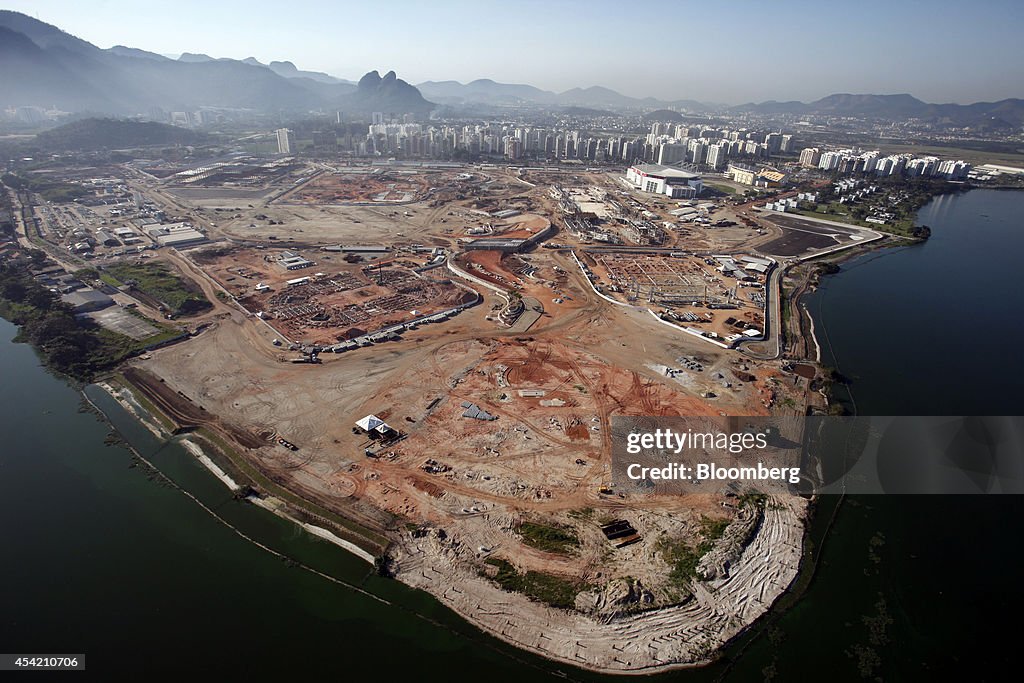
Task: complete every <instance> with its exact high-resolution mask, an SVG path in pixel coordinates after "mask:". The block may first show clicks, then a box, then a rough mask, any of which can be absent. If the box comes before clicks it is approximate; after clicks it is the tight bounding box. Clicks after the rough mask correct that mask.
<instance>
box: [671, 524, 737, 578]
mask: <svg viewBox="0 0 1024 683" xmlns="http://www.w3.org/2000/svg"><path fill="white" fill-rule="evenodd" d="M728 526H729V520H727V519H712V518H711V517H701V520H700V535H701V541H700V543H698V544H697V546H696V547H693V546H692V545H690V544H689V543H688V542H686V541H684V540H681V539H673V538H669V537H667V536H665V537H663V538H661V539H659V540H658V543H657V545H656V546H655V549H656V550H657V551H658V553H660V554H661V559H663V560H664V561H665V563H666V564H668V565H669V566H670V567H671V568H672V569H671V570H670V571H669V575H668V578H669V581H670V582H671V584H672V585H673V586H675V587H677V588H684V587H687V586H689V585H690V582H692V581H693V579H694V578H696V576H697V564H698V563H699V562H700V559H701V558H702V557H704V556H705V555H707V554H708V552H709V551H710V550H711V548H712V547H713V546H714V544H715V541H717V540H718V539H720V538H721V537H722V535H723V534H724V533H725V530H726V528H727V527H728Z"/></svg>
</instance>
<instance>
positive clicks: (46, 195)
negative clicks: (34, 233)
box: [2, 173, 90, 204]
mask: <svg viewBox="0 0 1024 683" xmlns="http://www.w3.org/2000/svg"><path fill="white" fill-rule="evenodd" d="M2 180H3V183H4V185H6V186H7V187H10V188H11V189H14V190H22V191H26V192H35V193H37V194H39V195H40V196H41V197H42V198H43V199H45V200H46V201H48V202H54V203H57V204H62V203H64V202H72V201H74V200H76V199H78V198H79V197H84V196H86V195H88V194H90V192H89V190H87V189H85V188H84V187H82V186H81V185H76V184H74V183H66V182H64V181H62V180H53V179H52V178H46V177H43V176H38V175H33V174H24V175H18V174H14V173H8V174H6V175H5V176H3V178H2Z"/></svg>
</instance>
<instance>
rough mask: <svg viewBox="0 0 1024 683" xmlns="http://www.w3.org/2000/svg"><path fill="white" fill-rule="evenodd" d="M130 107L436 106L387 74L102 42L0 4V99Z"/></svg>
mask: <svg viewBox="0 0 1024 683" xmlns="http://www.w3.org/2000/svg"><path fill="white" fill-rule="evenodd" d="M12 105H13V106H20V105H39V106H48V107H51V106H52V107H56V108H58V109H63V110H67V111H72V112H77V111H90V112H99V113H109V114H136V113H140V112H148V111H149V110H151V109H153V108H161V109H164V110H170V111H190V110H194V109H198V108H200V107H215V108H232V109H254V110H259V111H280V110H285V111H302V112H305V111H309V110H311V109H316V108H323V109H328V110H338V111H345V112H353V113H365V112H370V111H383V112H393V113H406V112H417V113H427V112H429V111H431V110H432V109H434V107H435V105H434V104H433V103H432V102H428V101H427V100H425V99H424V98H423V96H422V95H421V94H420V93H419V91H418V90H416V88H414V87H412V86H411V85H409V84H408V83H406V82H405V81H403V80H401V79H399V78H398V77H397V76H396V75H395V74H394V72H389V73H388V74H387V75H386V76H384V77H383V78H382V77H380V75H379V74H378V73H377V72H376V71H373V72H370V73H369V74H367V76H366V77H364V78H363V79H362V80H360V82H359V83H358V84H355V83H352V82H351V81H344V80H342V79H339V78H334V77H332V76H329V75H327V74H322V73H318V72H310V71H301V70H299V69H298V68H297V67H296V66H295V65H294V64H292V63H291V62H271V63H270V64H261V63H260V62H258V61H257V60H255V59H253V58H248V59H245V60H235V59H213V58H212V57H208V56H206V55H191V54H189V55H182V56H181V57H180V58H179V59H170V58H168V57H165V56H163V55H158V54H156V53H153V52H146V51H145V50H139V49H136V48H130V47H124V46H120V45H119V46H116V47H112V48H109V49H106V50H104V49H101V48H99V47H97V46H95V45H93V44H91V43H89V42H86V41H84V40H81V39H79V38H76V37H75V36H72V35H70V34H68V33H65V32H64V31H62V30H60V29H59V28H57V27H55V26H51V25H50V24H46V23H44V22H41V21H38V20H36V19H33V18H32V17H29V16H26V15H24V14H20V13H18V12H11V11H7V10H2V11H0V106H12Z"/></svg>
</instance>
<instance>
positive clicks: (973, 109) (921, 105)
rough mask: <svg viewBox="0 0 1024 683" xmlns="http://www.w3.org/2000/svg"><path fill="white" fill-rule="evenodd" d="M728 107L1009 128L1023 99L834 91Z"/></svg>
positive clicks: (1021, 118) (1019, 118) (1017, 122)
mask: <svg viewBox="0 0 1024 683" xmlns="http://www.w3.org/2000/svg"><path fill="white" fill-rule="evenodd" d="M730 110H731V111H736V112H753V113H757V114H768V115H780V114H789V115H794V116H802V115H805V114H831V115H834V116H858V117H867V118H879V119H892V120H905V119H909V118H915V119H923V120H926V121H930V122H933V123H936V124H939V125H949V126H972V127H975V128H987V129H1013V128H1018V127H1020V126H1022V125H1024V100H1021V99H1018V98H1010V99H1005V100H1000V101H998V102H975V103H974V104H930V103H928V102H922V101H921V100H919V99H917V98H916V97H914V96H912V95H908V94H906V93H903V94H899V95H851V94H849V93H838V94H835V95H829V96H828V97H823V98H821V99H820V100H815V101H814V102H809V103H804V102H795V101H791V102H774V101H769V102H761V103H759V104H755V103H753V102H751V103H749V104H742V105H739V106H736V107H731V108H730Z"/></svg>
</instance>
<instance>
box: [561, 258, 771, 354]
mask: <svg viewBox="0 0 1024 683" xmlns="http://www.w3.org/2000/svg"><path fill="white" fill-rule="evenodd" d="M580 260H581V263H583V264H584V265H585V266H586V268H587V271H588V273H589V276H590V279H591V281H592V283H593V284H594V286H595V287H596V288H597V289H598V290H599V291H601V292H602V293H604V294H606V295H608V296H610V297H613V298H614V299H616V300H617V301H622V302H623V303H627V304H632V305H646V306H647V307H649V308H650V309H651V310H652V311H654V312H656V313H658V314H659V315H660V317H661V318H662V319H663V320H667V321H672V322H676V323H679V324H680V325H684V326H686V327H693V328H695V329H699V330H700V333H701V334H702V335H704V336H705V337H708V338H712V339H721V340H723V341H724V342H725V343H731V342H734V341H736V340H737V339H740V338H741V337H743V336H746V337H752V338H757V337H760V336H761V335H762V334H763V331H764V329H765V327H764V326H765V317H764V308H765V283H766V274H767V273H768V271H769V270H770V269H771V268H772V267H773V266H774V261H772V260H771V259H767V258H763V257H759V256H753V255H749V254H731V255H722V254H719V255H711V254H706V255H704V254H693V253H686V252H672V253H668V254H666V253H642V252H630V251H614V250H611V249H600V250H599V249H589V250H581V252H580Z"/></svg>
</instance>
